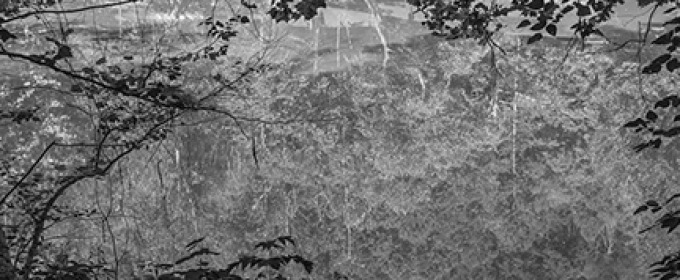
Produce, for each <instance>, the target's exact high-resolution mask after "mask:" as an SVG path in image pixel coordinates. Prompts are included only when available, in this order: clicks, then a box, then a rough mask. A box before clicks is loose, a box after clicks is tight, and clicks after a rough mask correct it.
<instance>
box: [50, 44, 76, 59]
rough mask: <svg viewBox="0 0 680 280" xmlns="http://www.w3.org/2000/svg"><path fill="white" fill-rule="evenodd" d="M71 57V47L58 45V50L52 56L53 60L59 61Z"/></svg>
mask: <svg viewBox="0 0 680 280" xmlns="http://www.w3.org/2000/svg"><path fill="white" fill-rule="evenodd" d="M71 57H73V52H72V51H71V47H69V46H66V45H59V50H58V51H57V54H56V55H55V56H54V60H60V59H64V58H71Z"/></svg>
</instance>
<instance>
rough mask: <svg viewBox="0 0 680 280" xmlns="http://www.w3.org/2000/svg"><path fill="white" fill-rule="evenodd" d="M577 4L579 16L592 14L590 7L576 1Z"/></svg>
mask: <svg viewBox="0 0 680 280" xmlns="http://www.w3.org/2000/svg"><path fill="white" fill-rule="evenodd" d="M574 6H576V15H577V16H579V17H585V16H587V15H590V7H588V6H586V5H583V4H580V3H575V5H574Z"/></svg>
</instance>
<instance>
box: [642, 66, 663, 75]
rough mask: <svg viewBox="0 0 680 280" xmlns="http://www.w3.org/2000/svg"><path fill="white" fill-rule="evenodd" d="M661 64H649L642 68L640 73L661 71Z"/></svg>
mask: <svg viewBox="0 0 680 280" xmlns="http://www.w3.org/2000/svg"><path fill="white" fill-rule="evenodd" d="M661 67H662V65H661V64H649V65H647V66H645V67H644V68H642V74H656V73H659V72H661Z"/></svg>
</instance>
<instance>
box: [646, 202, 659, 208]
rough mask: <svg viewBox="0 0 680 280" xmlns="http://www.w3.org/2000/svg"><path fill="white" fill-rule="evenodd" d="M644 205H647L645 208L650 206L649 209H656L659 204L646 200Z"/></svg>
mask: <svg viewBox="0 0 680 280" xmlns="http://www.w3.org/2000/svg"><path fill="white" fill-rule="evenodd" d="M645 204H647V206H651V207H658V206H659V203H658V202H656V201H655V200H647V202H646V203H645Z"/></svg>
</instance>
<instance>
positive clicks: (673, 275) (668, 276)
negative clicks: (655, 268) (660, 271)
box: [659, 272, 680, 280]
mask: <svg viewBox="0 0 680 280" xmlns="http://www.w3.org/2000/svg"><path fill="white" fill-rule="evenodd" d="M678 276H680V275H678V274H676V273H675V272H673V273H669V274H666V275H664V276H663V277H661V278H659V280H671V279H673V278H676V277H678Z"/></svg>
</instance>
